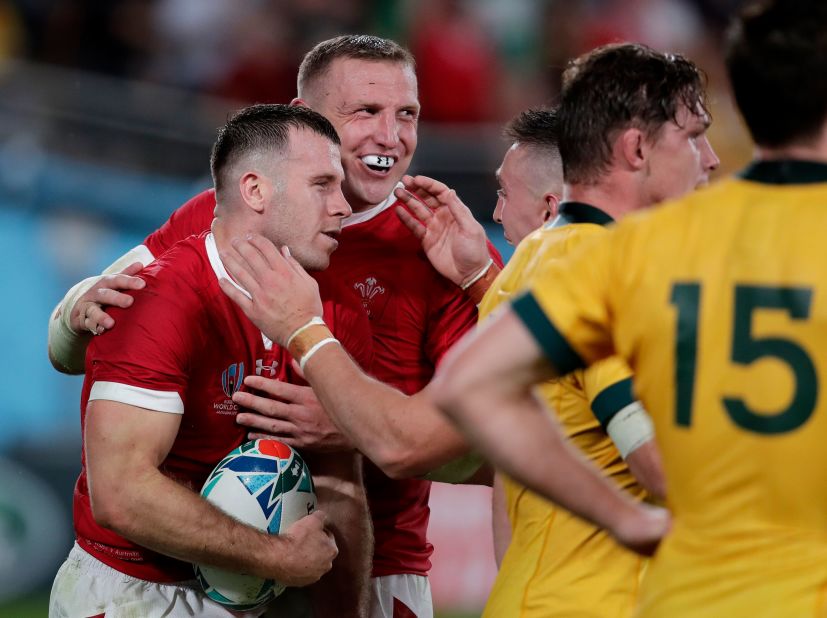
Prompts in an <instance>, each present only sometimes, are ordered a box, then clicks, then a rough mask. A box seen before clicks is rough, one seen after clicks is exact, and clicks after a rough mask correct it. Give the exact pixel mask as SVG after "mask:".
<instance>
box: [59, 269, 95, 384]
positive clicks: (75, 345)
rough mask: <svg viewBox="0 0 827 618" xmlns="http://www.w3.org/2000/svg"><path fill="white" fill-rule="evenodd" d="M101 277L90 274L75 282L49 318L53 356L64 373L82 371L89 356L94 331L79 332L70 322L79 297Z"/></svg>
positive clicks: (79, 372)
mask: <svg viewBox="0 0 827 618" xmlns="http://www.w3.org/2000/svg"><path fill="white" fill-rule="evenodd" d="M99 279H100V276H96V277H89V278H88V279H84V280H83V281H81V282H80V283H77V284H76V285H74V286H73V287H72V288H71V289H70V290H69V291H68V292H67V293H66V296H64V297H63V300H61V301H60V303H58V305H57V307H55V309H54V311H52V315H51V317H50V319H49V338H48V345H49V348H48V349H49V360H50V361H51V363H52V366H53V367H54V368H55V369H57V370H58V371H60V372H61V373H68V374H73V375H76V374H82V373H83V371H84V364H85V360H86V347H87V346H88V345H89V341H90V339H91V338H92V334H91V333H76V332H75V331H74V330H73V329H72V327H71V326H70V325H69V318H70V315H71V312H72V309H73V308H74V306H75V303H76V302H77V300H78V298H80V297H81V296H82V295H83V294H84V293H85V292H86V291H87V290H88V289H89V288H91V287H92V286H93V285H95V283H96V282H97V281H98V280H99Z"/></svg>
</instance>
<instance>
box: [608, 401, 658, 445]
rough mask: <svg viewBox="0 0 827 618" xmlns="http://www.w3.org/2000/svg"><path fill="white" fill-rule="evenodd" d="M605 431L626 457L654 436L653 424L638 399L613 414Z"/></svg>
mask: <svg viewBox="0 0 827 618" xmlns="http://www.w3.org/2000/svg"><path fill="white" fill-rule="evenodd" d="M606 433H608V434H609V437H610V438H611V439H612V442H614V443H615V446H616V447H617V450H618V451H620V456H621V457H623V459H626V457H627V456H629V454H631V453H632V452H633V451H634V450H635V449H636V448H638V447H639V446H643V445H644V444H645V443H646V442H648V441H649V440H651V439H652V438H654V437H655V426H654V425H653V424H652V419H651V418H649V413H648V412H647V411H646V410H645V409H644V408H643V406H642V405H641V404H640V402H639V401H634V402H632V403H630V404H629V405H628V406H626V407H625V408H623V409H622V410H620V412H618V413H617V414H615V415H614V418H612V420H611V421H609V424H608V425H607V426H606Z"/></svg>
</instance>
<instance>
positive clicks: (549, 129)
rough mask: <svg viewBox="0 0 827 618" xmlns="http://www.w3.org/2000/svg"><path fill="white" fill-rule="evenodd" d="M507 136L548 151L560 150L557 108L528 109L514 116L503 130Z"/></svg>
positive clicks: (511, 139)
mask: <svg viewBox="0 0 827 618" xmlns="http://www.w3.org/2000/svg"><path fill="white" fill-rule="evenodd" d="M503 135H504V136H505V138H506V139H507V140H509V141H511V142H519V143H520V144H527V145H530V146H534V147H535V148H539V149H541V150H544V151H548V152H549V153H551V154H557V153H558V152H559V144H558V142H559V127H558V120H557V110H556V109H551V108H536V109H527V110H525V111H522V112H520V113H519V114H517V115H516V116H515V117H514V118H512V119H511V120H510V121H509V122H508V124H507V125H505V129H504V130H503Z"/></svg>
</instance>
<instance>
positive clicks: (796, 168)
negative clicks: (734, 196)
mask: <svg viewBox="0 0 827 618" xmlns="http://www.w3.org/2000/svg"><path fill="white" fill-rule="evenodd" d="M739 176H740V177H741V178H743V179H744V180H751V181H753V182H761V183H764V184H769V185H806V184H813V183H817V182H827V163H819V162H817V161H803V160H800V159H779V160H777V161H755V162H753V163H751V164H750V165H749V166H748V167H747V168H746V169H745V170H744V171H742V172H741V173H740V174H739Z"/></svg>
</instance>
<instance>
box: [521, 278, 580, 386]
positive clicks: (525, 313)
mask: <svg viewBox="0 0 827 618" xmlns="http://www.w3.org/2000/svg"><path fill="white" fill-rule="evenodd" d="M511 306H512V307H513V309H514V312H515V313H516V314H517V317H519V318H520V320H522V322H523V324H525V325H526V328H528V330H529V331H530V332H531V334H532V336H533V337H534V339H535V340H536V341H537V343H538V344H540V348H542V350H543V354H545V355H546V358H548V360H549V361H551V364H552V365H554V368H555V369H556V370H557V372H558V373H559V374H560V375H565V374H567V373H571V372H572V371H574V370H575V369H582V368H583V367H585V366H586V365H585V363H584V362H583V359H581V358H580V356H579V355H578V354H577V352H575V351H574V350H573V349H572V347H571V346H570V345H569V344H568V341H566V340H565V338H564V337H563V335H561V334H560V331H558V330H557V328H556V327H555V326H554V324H552V323H551V321H550V320H549V319H548V317H547V316H546V314H545V313H543V310H542V308H541V307H540V304H539V303H538V302H537V299H536V298H534V295H533V294H532V293H531V292H526V293H525V294H523V295H521V296H520V297H518V298H517V299H516V300H515V301H514V302H513V303H511Z"/></svg>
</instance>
